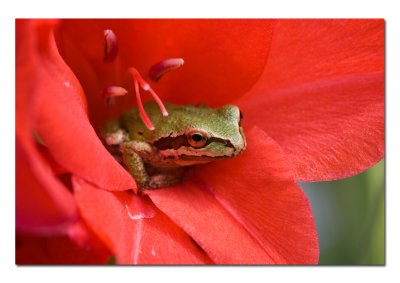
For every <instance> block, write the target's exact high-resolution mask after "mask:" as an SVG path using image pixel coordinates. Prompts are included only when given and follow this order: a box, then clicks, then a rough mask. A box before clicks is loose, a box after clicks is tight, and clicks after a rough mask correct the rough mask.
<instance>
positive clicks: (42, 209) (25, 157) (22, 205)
mask: <svg viewBox="0 0 400 283" xmlns="http://www.w3.org/2000/svg"><path fill="white" fill-rule="evenodd" d="M76 213H77V211H76V206H75V200H74V198H73V197H72V194H71V193H70V192H69V191H68V190H67V189H66V188H65V187H64V186H63V185H62V184H61V183H60V182H59V181H58V180H57V179H56V178H55V176H54V175H53V174H52V172H51V169H50V166H49V165H48V164H47V163H46V162H45V161H44V160H42V158H41V156H40V155H39V154H38V152H37V151H35V149H33V148H32V146H26V147H25V148H24V147H23V145H22V144H21V142H20V140H19V139H18V138H17V141H16V228H17V229H18V230H22V231H25V232H28V231H29V232H33V233H40V234H49V233H61V232H65V229H66V227H67V224H68V223H69V222H70V221H72V220H74V219H76V217H77V214H76Z"/></svg>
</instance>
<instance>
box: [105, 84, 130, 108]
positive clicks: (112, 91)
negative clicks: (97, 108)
mask: <svg viewBox="0 0 400 283" xmlns="http://www.w3.org/2000/svg"><path fill="white" fill-rule="evenodd" d="M127 93H128V91H127V90H126V89H124V88H123V87H120V86H108V87H105V88H103V90H102V91H101V94H102V96H103V98H104V100H105V101H106V103H107V104H112V103H114V97H115V96H124V95H125V94H127Z"/></svg>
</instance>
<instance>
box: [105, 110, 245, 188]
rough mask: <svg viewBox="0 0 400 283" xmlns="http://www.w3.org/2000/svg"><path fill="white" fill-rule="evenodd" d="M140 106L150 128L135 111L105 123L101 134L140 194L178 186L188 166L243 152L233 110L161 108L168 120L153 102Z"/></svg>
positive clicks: (238, 114)
mask: <svg viewBox="0 0 400 283" xmlns="http://www.w3.org/2000/svg"><path fill="white" fill-rule="evenodd" d="M144 108H145V111H146V113H148V115H149V117H150V118H151V120H152V122H153V124H154V127H155V129H154V130H149V129H148V128H147V127H146V126H145V125H144V123H143V122H142V120H141V118H140V114H139V111H138V109H137V108H134V109H130V110H128V111H126V112H125V113H123V114H122V116H121V118H120V119H119V120H110V121H109V122H107V123H106V124H105V126H104V127H103V130H102V133H101V136H102V138H103V140H104V142H105V145H106V147H107V148H108V150H109V151H110V152H111V153H113V154H114V156H115V157H116V158H119V161H120V162H121V163H122V164H123V166H124V167H125V168H126V169H127V170H128V171H129V172H130V174H131V175H132V176H133V177H134V179H135V181H136V182H137V184H138V187H139V190H148V189H156V188H161V187H167V186H170V185H173V184H176V183H179V182H180V181H182V179H183V177H184V176H185V171H186V168H187V166H191V165H195V164H203V163H207V162H210V161H214V160H222V159H228V158H232V157H235V156H238V155H239V154H241V153H242V152H243V151H244V150H245V148H246V139H245V136H244V134H243V129H242V127H241V124H240V123H241V119H242V114H241V112H240V111H239V108H238V107H237V106H234V105H225V106H223V107H221V108H219V109H214V108H210V107H207V106H202V105H201V106H191V105H173V104H166V109H167V110H168V113H169V115H168V116H167V117H164V116H162V115H161V113H160V111H159V108H158V106H157V104H156V103H154V102H149V103H147V104H145V105H144Z"/></svg>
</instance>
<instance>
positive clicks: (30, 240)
mask: <svg viewBox="0 0 400 283" xmlns="http://www.w3.org/2000/svg"><path fill="white" fill-rule="evenodd" d="M15 255H16V259H15V263H16V264H106V263H107V260H108V259H109V257H110V254H109V252H108V251H107V250H106V249H105V248H104V247H102V248H98V249H93V248H87V247H85V248H82V247H80V246H78V245H76V244H75V243H74V242H73V241H71V240H70V239H69V238H68V237H66V236H57V237H32V236H26V235H17V237H16V250H15Z"/></svg>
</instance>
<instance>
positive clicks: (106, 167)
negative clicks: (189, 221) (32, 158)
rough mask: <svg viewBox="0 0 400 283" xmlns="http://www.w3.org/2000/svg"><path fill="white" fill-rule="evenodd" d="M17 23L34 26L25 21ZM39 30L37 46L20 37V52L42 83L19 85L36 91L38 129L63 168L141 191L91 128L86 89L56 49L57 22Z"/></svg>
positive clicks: (39, 25) (96, 180) (112, 185)
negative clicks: (29, 57)
mask: <svg viewBox="0 0 400 283" xmlns="http://www.w3.org/2000/svg"><path fill="white" fill-rule="evenodd" d="M17 23H18V25H20V26H24V25H29V24H32V23H30V22H27V21H22V20H21V21H19V20H18V21H17ZM35 27H36V29H33V32H35V34H36V36H37V42H36V44H37V45H35V42H31V44H30V45H28V44H25V45H24V46H20V45H22V42H23V40H22V38H21V36H22V35H23V34H20V36H19V37H17V46H19V47H18V52H20V53H24V54H29V56H31V57H33V58H34V59H32V60H31V62H33V63H32V64H34V66H33V67H32V68H31V69H34V70H35V75H36V79H32V80H31V79H30V76H27V77H25V78H24V80H19V81H17V89H18V88H19V86H21V85H22V86H24V85H25V86H24V87H25V88H26V86H29V87H30V88H31V92H30V94H31V95H32V94H33V95H34V96H33V97H32V98H31V100H32V104H33V105H32V106H31V109H32V110H31V111H32V112H33V114H34V115H35V118H36V120H35V122H36V125H35V127H36V129H37V131H38V132H39V134H40V136H41V138H42V139H43V140H44V142H45V144H46V145H47V147H48V149H49V151H50V152H51V154H52V155H53V157H54V158H55V160H56V161H57V162H58V163H59V164H60V165H62V166H63V167H65V168H67V169H68V170H70V171H71V172H73V173H74V174H76V175H78V176H81V177H82V178H85V179H86V180H88V181H90V182H93V183H94V184H96V185H98V186H99V187H101V188H112V189H114V190H126V189H129V188H133V187H136V185H135V182H134V180H133V178H132V177H131V175H129V174H128V173H127V172H126V170H125V169H123V168H122V166H120V164H119V163H118V162H116V161H115V160H114V159H113V157H112V156H111V155H110V154H109V153H108V152H107V150H106V149H105V148H104V146H103V145H102V143H101V141H100V140H99V138H98V137H97V135H96V133H95V131H94V130H93V128H92V126H91V125H90V123H89V120H88V118H87V115H86V112H85V105H84V101H83V99H82V97H83V92H82V90H81V88H80V85H79V83H78V81H77V80H76V78H75V76H74V74H73V73H72V72H71V70H70V69H69V68H68V67H67V66H66V65H65V63H64V62H63V60H62V59H61V57H60V56H59V54H58V51H57V48H56V46H55V42H54V36H53V33H52V30H53V28H54V23H53V22H46V21H40V22H35ZM24 43H25V42H24ZM35 47H36V48H37V49H35ZM17 55H18V54H17ZM18 67H19V66H17V72H18ZM19 93H20V92H18V94H19ZM24 95H29V94H28V93H25V94H24ZM17 108H18V105H17ZM17 113H19V111H17Z"/></svg>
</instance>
